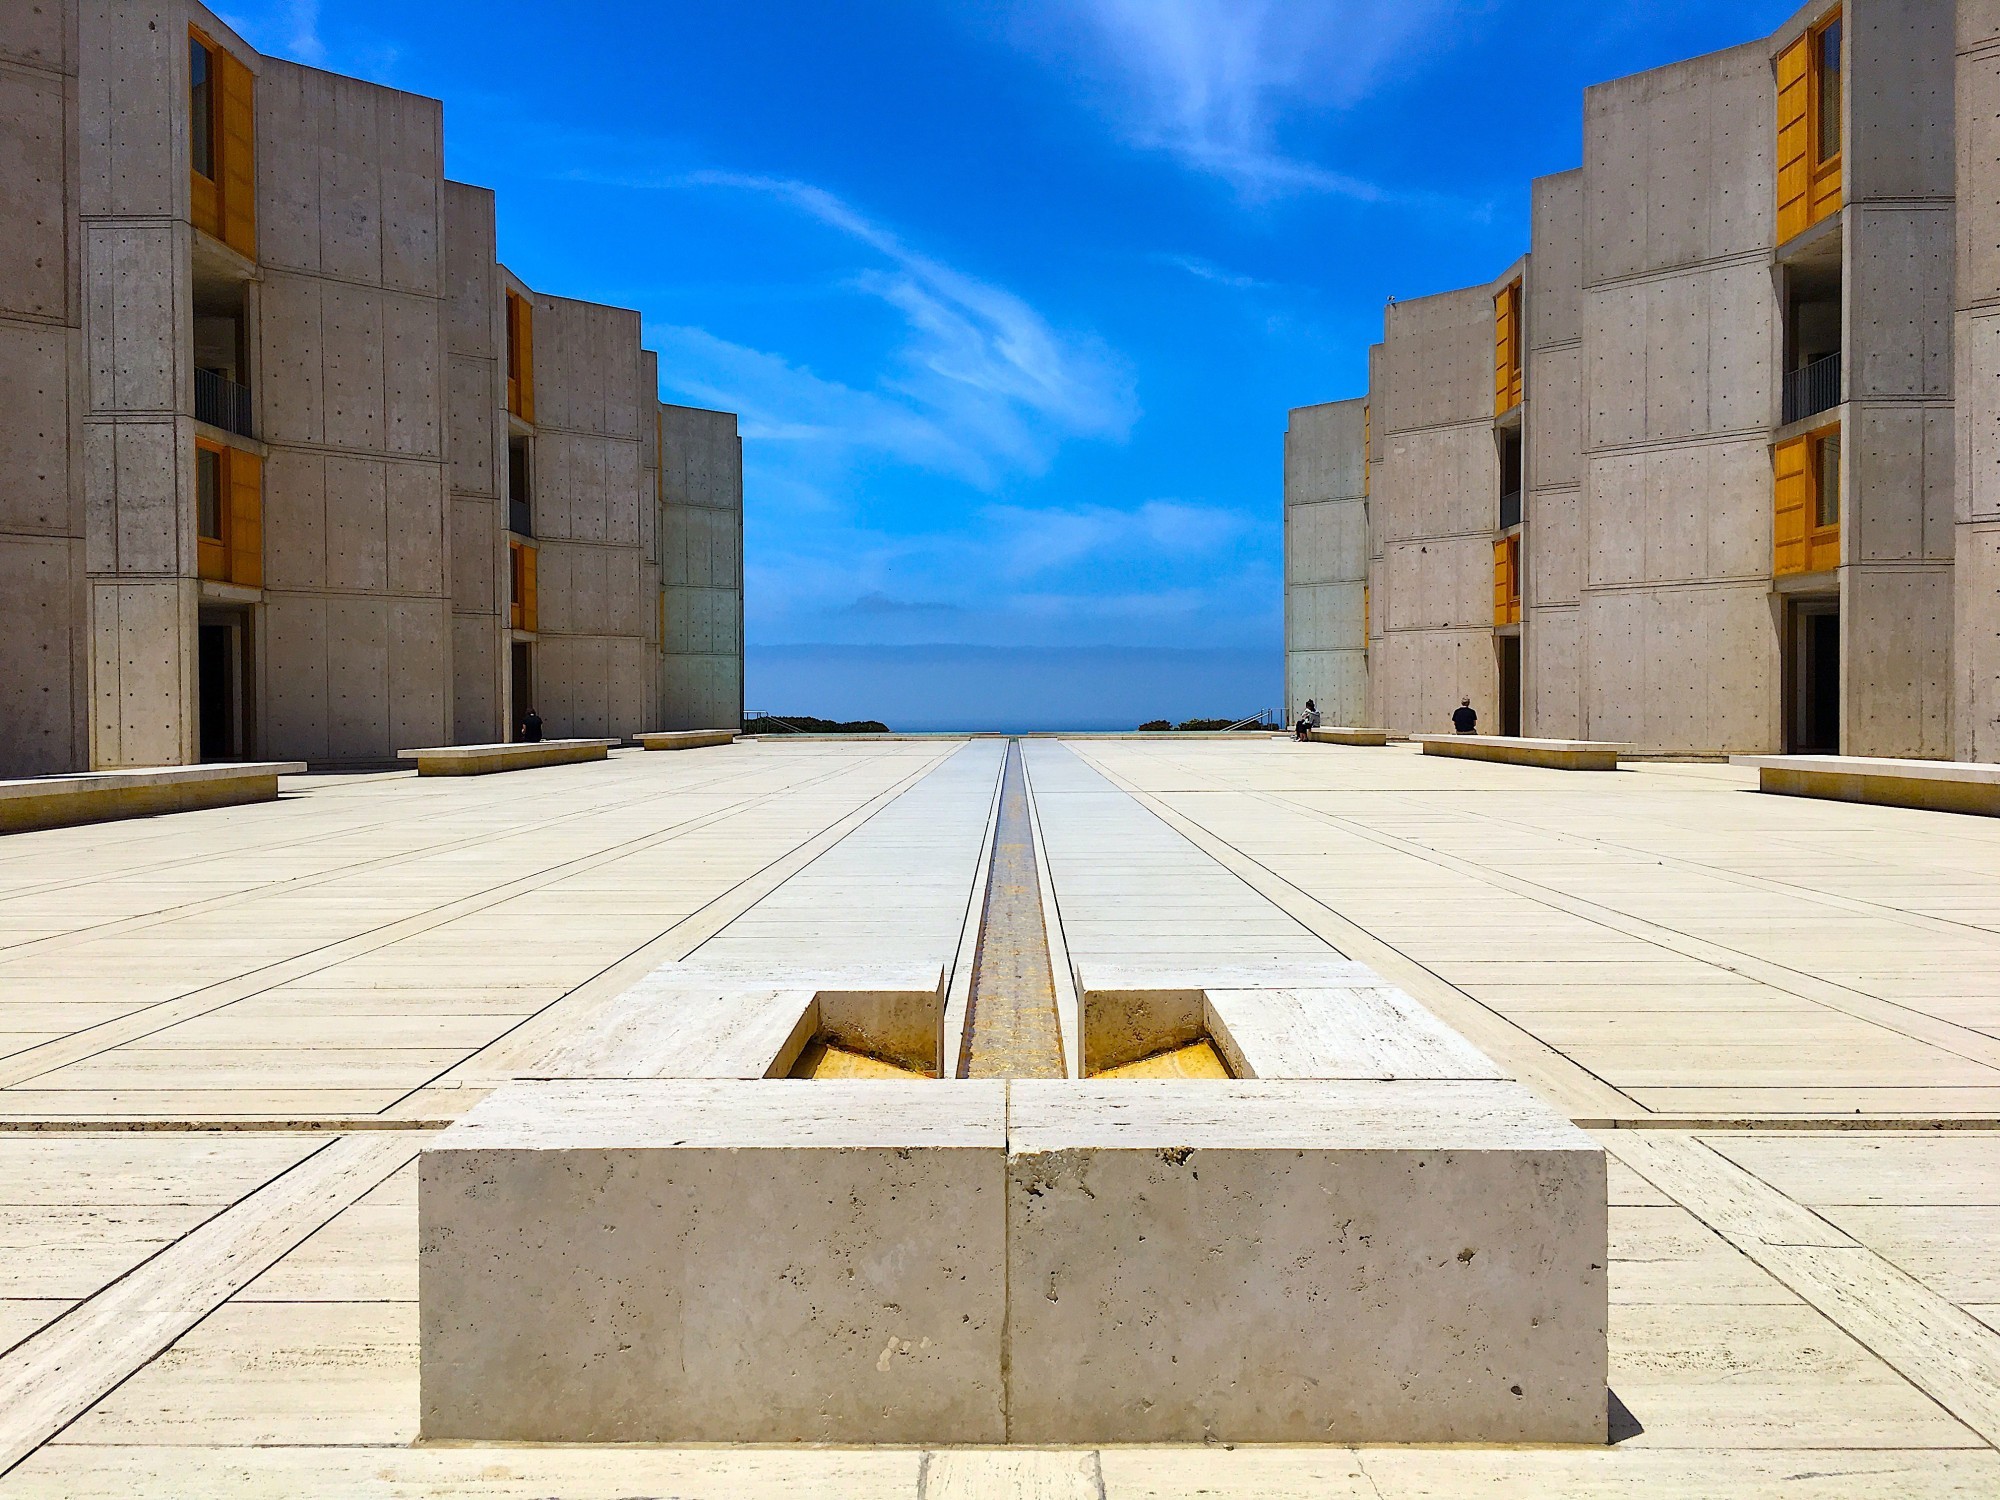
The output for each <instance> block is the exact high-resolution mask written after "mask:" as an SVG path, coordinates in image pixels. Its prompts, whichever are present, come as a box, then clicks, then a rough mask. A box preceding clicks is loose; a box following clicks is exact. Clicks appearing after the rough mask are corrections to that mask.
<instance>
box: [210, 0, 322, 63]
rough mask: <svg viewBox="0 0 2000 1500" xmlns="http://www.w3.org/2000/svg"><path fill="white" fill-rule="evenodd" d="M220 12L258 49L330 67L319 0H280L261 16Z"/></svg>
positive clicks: (235, 29) (236, 30)
mask: <svg viewBox="0 0 2000 1500" xmlns="http://www.w3.org/2000/svg"><path fill="white" fill-rule="evenodd" d="M217 14H218V15H220V16H221V17H222V19H223V20H225V21H227V22H228V23H229V26H230V29H231V30H233V31H235V32H237V33H238V34H239V35H241V36H242V37H244V38H245V39H246V40H248V41H250V42H251V43H253V44H254V45H255V46H256V47H257V48H258V50H260V51H263V52H273V53H277V54H278V55H280V56H282V57H288V58H290V59H291V60H292V61H293V62H302V63H304V64H306V65H307V66H308V67H314V68H323V67H325V66H326V61H327V51H326V42H325V40H324V39H323V38H322V37H321V36H320V30H319V0H279V3H276V4H272V5H267V6H266V7H264V9H263V11H262V13H261V14H259V15H257V16H254V17H253V16H243V17H238V16H236V15H233V14H231V13H230V12H228V11H218V12H217Z"/></svg>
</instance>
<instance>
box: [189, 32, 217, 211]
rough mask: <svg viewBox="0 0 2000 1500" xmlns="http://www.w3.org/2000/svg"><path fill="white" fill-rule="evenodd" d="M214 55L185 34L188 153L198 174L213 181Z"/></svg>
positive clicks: (191, 164)
mask: <svg viewBox="0 0 2000 1500" xmlns="http://www.w3.org/2000/svg"><path fill="white" fill-rule="evenodd" d="M214 73H215V56H214V54H213V53H211V52H210V51H209V50H208V48H207V47H205V46H203V45H202V44H201V43H200V42H199V41H198V40H196V39H195V38H194V37H192V36H190V37H189V38H188V155H189V162H188V164H189V166H191V167H192V168H193V169H194V174H195V176H197V177H205V178H207V179H208V180H209V181H210V182H213V181H215V84H214Z"/></svg>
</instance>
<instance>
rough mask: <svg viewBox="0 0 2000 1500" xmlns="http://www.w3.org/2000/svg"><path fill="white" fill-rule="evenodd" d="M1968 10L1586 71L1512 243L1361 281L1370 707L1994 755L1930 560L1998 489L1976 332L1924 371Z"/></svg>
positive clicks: (1988, 723) (1953, 551)
mask: <svg viewBox="0 0 2000 1500" xmlns="http://www.w3.org/2000/svg"><path fill="white" fill-rule="evenodd" d="M1989 9H1990V8H1989V7H1985V6H1981V5H1977V4H1972V3H1967V4H1964V5H1962V6H1958V7H1954V6H1953V5H1952V4H1950V3H1948V0H1844V3H1824V0H1822V3H1818V4H1815V5H1812V6H1809V7H1807V8H1806V9H1804V10H1802V11H1800V12H1799V13H1798V14H1797V15H1795V16H1794V17H1793V18H1792V19H1791V20H1790V21H1789V22H1788V23H1787V24H1786V25H1785V26H1784V27H1782V28H1781V29H1780V30H1779V31H1778V32H1776V33H1775V34H1774V35H1772V36H1770V37H1768V38H1765V39H1762V40H1759V41H1756V42H1752V43H1749V44H1746V45H1744V46H1740V47H1735V48H1731V49H1729V50H1726V51H1723V52H1718V53H1714V54H1711V55H1709V56H1705V57H1699V58H1694V59H1691V60H1689V61H1687V62H1684V63H1678V64H1675V65H1672V66H1670V67H1665V68H1659V69H1655V70H1653V71H1650V72H1647V73H1642V74H1637V75H1635V76H1633V77H1630V78H1625V79H1620V80H1617V81H1615V82H1612V83H1607V84H1603V85H1599V86H1597V87H1594V88H1592V89H1589V90H1587V91H1586V94H1585V98H1584V160H1583V164H1582V166H1581V167H1580V168H1579V169H1577V170H1575V171H1572V172H1565V173H1561V174H1557V175H1555V176H1552V177H1547V178H1543V179H1539V180H1538V181H1536V182H1535V184H1534V190H1533V209H1532V226H1531V239H1530V246H1529V254H1528V255H1527V256H1526V257H1525V258H1524V260H1523V261H1522V262H1520V263H1519V264H1517V265H1516V266H1514V267H1511V268H1509V269H1508V270H1507V271H1506V272H1504V273H1502V275H1501V276H1500V277H1498V278H1497V279H1496V280H1495V281H1494V282H1493V283H1491V284H1489V285H1485V286H1480V287H1473V288H1467V289H1465V290H1463V291H1458V292H1450V293H1445V294H1442V295H1440V296H1435V297H1426V298H1420V299H1417V300H1415V301H1410V302H1399V303H1394V304H1391V306H1390V307H1389V309H1388V312H1387V315H1386V317H1385V323H1384V337H1383V343H1382V345H1381V346H1380V347H1379V349H1378V350H1377V351H1376V353H1375V357H1374V358H1373V359H1372V360H1371V378H1370V388H1369V392H1368V394H1367V396H1366V397H1365V398H1362V399H1364V400H1365V402H1366V404H1367V408H1368V418H1367V422H1366V424H1365V425H1366V426H1367V428H1368V431H1369V433H1370V434H1371V438H1370V442H1371V445H1372V446H1371V452H1370V455H1369V459H1370V471H1371V484H1370V526H1371V533H1372V534H1371V543H1370V545H1371V550H1372V552H1373V554H1374V555H1373V558H1372V561H1371V567H1370V572H1369V585H1370V587H1369V594H1370V598H1371V601H1372V606H1371V616H1370V622H1369V625H1368V633H1367V637H1366V644H1367V652H1368V668H1367V672H1368V679H1369V682H1370V694H1369V710H1370V714H1371V716H1372V717H1373V718H1374V719H1375V720H1376V721H1377V722H1380V723H1382V724H1383V725H1385V726H1386V727H1388V728H1391V729H1394V730H1397V731H1400V732H1418V731H1431V730H1437V729H1440V728H1447V727H1449V724H1448V718H1449V714H1450V711H1451V709H1452V708H1454V707H1455V706H1456V705H1457V703H1458V701H1459V699H1460V698H1461V697H1469V698H1471V699H1472V700H1473V703H1474V706H1475V707H1477V708H1478V709H1479V711H1480V722H1481V727H1482V728H1483V729H1487V730H1489V731H1493V732H1507V733H1526V734H1531V735H1544V736H1551V737H1565V738H1567V737H1584V738H1592V739H1604V740H1619V741H1626V742H1630V743H1632V744H1634V745H1636V746H1640V747H1643V748H1646V749H1652V750H1659V751H1695V752H1710V753H1713V752H1719V751H1772V750H1781V749H1782V750H1832V749H1841V750H1844V751H1846V752H1847V753H1850V754H1863V755H1909V756H1928V757H1938V756H1950V755H1953V754H1971V753H1981V754H1984V755H1987V756H1991V755H1992V754H1993V747H1992V737H1993V732H1994V731H1993V724H1992V718H1993V712H1994V710H1993V703H1992V696H1993V689H1992V682H1993V678H1994V675H1995V663H1994V655H1995V652H1994V640H1993V627H1992V625H1991V623H1990V621H1991V610H1992V605H1993V602H1994V597H1993V596H1994V587H1993V584H1992V583H1991V582H1989V583H1988V584H1987V585H1986V586H1985V590H1984V595H1983V598H1982V597H1981V596H1980V595H1978V594H1977V593H1974V594H1972V595H1959V594H1958V591H1957V589H1955V579H1956V578H1958V577H1959V576H1961V575H1964V574H1967V573H1969V572H1970V571H1971V569H1972V568H1973V567H1976V565H1977V559H1978V557H1979V555H1980V545H1981V540H1980V539H1983V540H1984V542H1985V544H1986V545H1987V546H1988V547H1989V549H1990V548H1991V546H1992V545H1993V543H1992V532H1991V530H1990V529H1989V530H1987V531H1981V529H1980V526H1981V522H1982V520H1991V519H1994V518H1995V517H1996V515H2000V512H1996V511H1995V510H1994V509H1993V508H1992V507H1991V506H1986V505H1984V502H1981V501H1979V500H1978V499H1977V498H1976V496H1975V495H1973V494H1971V493H1969V492H1968V486H1969V484H1970V480H1969V479H1968V475H1969V473H1970V472H1971V471H1972V470H1973V469H1975V468H1976V467H1977V462H1976V460H1975V459H1973V458H1972V457H1970V456H1969V454H1968V453H1967V451H1965V449H1966V439H1965V434H1964V433H1963V432H1962V431H1961V432H1960V433H1959V436H1958V437H1957V438H1955V436H1954V433H1955V398H1954V385H1955V383H1956V385H1957V386H1958V388H1959V389H1961V390H1968V389H1971V386H1969V385H1968V384H1967V383H1968V382H1971V384H1972V385H1976V386H1977V387H1978V390H1979V393H1980V395H1981V396H1982V397H1983V396H1984V394H1985V392H1986V390H1987V389H1988V388H1989V387H1990V386H1991V384H1992V381H1993V379H1994V377H1995V373H2000V366H1995V365H1994V364H1993V361H1992V360H1991V359H1989V360H1988V361H1987V363H1986V367H1985V368H1984V370H1983V372H1982V370H1981V369H1976V368H1975V369H1968V368H1967V367H1966V365H1965V363H1964V352H1963V350H1962V351H1961V354H1960V363H1959V371H1958V378H1957V381H1956V382H1955V381H1954V373H1953V352H1952V348H1953V309H1954V307H1957V308H1958V313H1957V316H1958V318H1959V320H1960V325H1961V330H1963V329H1964V328H1965V327H1966V326H1967V324H1968V321H1971V322H1976V321H1977V320H1978V319H1979V318H1980V317H1981V315H1982V310H1987V309H1989V302H1988V298H1989V297H1990V296H1992V295H1993V294H1994V293H1996V292H2000V287H1996V288H1994V289H1993V291H1992V292H1987V291H1981V290H1980V289H1979V288H1978V287H1977V286H1974V285H1970V284H1969V283H1968V282H1967V281H1966V279H1965V277H1964V276H1963V275H1962V274H1960V273H1956V272H1955V269H1954V261H1955V259H1960V258H1962V256H1959V257H1955V255H1954V236H1955V234H1957V229H1956V227H1955V219H1956V214H1957V207H1958V204H1959V203H1960V202H1961V201H1969V199H1968V195H1971V196H1973V197H1977V196H1978V195H1979V194H1981V193H1983V194H1984V195H1985V198H1986V199H1990V198H1991V197H1992V194H1993V187H1994V179H1995V177H1996V176H2000V165H1996V164H1995V163H1994V162H1993V161H1992V160H1991V158H1992V155H1993V153H1992V152H1990V151H1987V152H1985V153H1983V154H1982V153H1981V152H1980V151H1978V150H1977V149H1974V150H1972V151H1969V152H1968V151H1967V150H1965V149H1963V143H1960V146H1961V148H1960V149H1958V150H1957V151H1956V152H1955V151H1954V140H1955V128H1954V125H1955V115H1957V114H1960V113H1964V114H1966V115H1967V116H1968V118H1969V117H1970V116H1971V115H1972V114H1976V112H1977V110H1978V108H1979V107H1980V106H1981V105H1982V104H1983V103H1984V100H1985V98H1986V97H1987V95H1980V94H1978V90H1979V89H1981V88H1985V89H1986V90H1988V94H1989V95H1996V96H2000V88H1995V85H1994V76H1995V73H1996V66H2000V65H1996V60H1995V59H1996V52H2000V49H1996V46H1995V41H1994V39H1992V38H1989V37H1988V36H1986V35H1985V32H1986V31H1991V30H1993V29H1994V25H1995V23H1991V22H1988V21H1986V20H1985V19H1984V18H1985V17H1986V16H1987V14H1988V12H1989ZM1961 14H1962V17H1963V19H1962V20H1961ZM1956 27H1963V28H1965V29H1966V31H1967V34H1966V35H1965V36H1964V37H1962V38H1959V39H1957V40H1956V41H1955V28H1956ZM1982 69H1983V70H1984V71H1983V72H1982V71H1981V70H1982ZM1955 79H1956V84H1957V90H1958V94H1959V98H1960V101H1961V103H1960V105H1959V107H1958V108H1957V109H1955V108H1954V104H1953V98H1954V81H1955ZM1968 93H1970V94H1972V95H1974V96H1975V98H1974V99H1973V101H1972V102H1971V103H1967V102H1966V101H1967V95H1968ZM1989 112H1990V111H1989ZM1988 128H1989V129H1990V127H1988ZM1980 201H1984V199H1981V200H1980ZM1959 239H1960V242H1961V243H1963V241H1964V237H1963V235H1959ZM1989 254H1990V252H1989ZM1989 279H1991V278H1989ZM1988 315H1991V314H1990V311H1989V312H1988ZM1960 342H1961V345H1963V344H1964V343H1965V337H1964V334H1963V332H1961V339H1960ZM1482 370H1484V371H1486V372H1487V373H1488V375H1489V376H1490V379H1489V381H1488V383H1487V384H1486V386H1485V388H1484V390H1483V391H1482V390H1478V389H1475V384H1476V377H1477V376H1478V375H1479V373H1480V372H1481V371H1482ZM1295 430H1296V424H1295ZM1328 440H1329V441H1335V439H1332V438H1329V439H1328ZM1955 445H1956V446H1955ZM1955 453H1956V455H1957V456H1956V458H1955V457H1954V454H1955ZM1291 461H1292V459H1291V456H1290V454H1289V451H1288V463H1289V462H1291ZM1313 462H1315V463H1318V464H1322V465H1324V464H1329V463H1334V462H1337V459H1336V458H1334V457H1331V456H1318V457H1315V458H1314V460H1313ZM1955 468H1956V471H1957V472H1956V476H1955V474H1954V469H1955ZM1988 488H1994V487H1993V486H1988ZM1996 493H2000V490H1996ZM1955 494H1956V495H1957V502H1956V504H1957V514H1956V518H1954V495H1955ZM1982 507H1983V508H1982ZM1955 519H1956V524H1954V520H1955ZM1968 558H1970V559H1972V561H1971V562H1968V561H1967V559H1968ZM1482 579H1483V584H1482V582H1481V580H1482ZM1955 596H1957V603H1956V615H1955V614H1954V610H1955V604H1954V600H1955ZM1982 620H1983V621H1986V622H1987V623H1986V624H1984V625H1982V623H1981V622H1982ZM1982 630H1983V631H1984V633H1983V634H1982ZM1287 649H1288V652H1290V651H1292V650H1294V649H1296V648H1295V647H1294V646H1293V645H1292V643H1291V642H1289V641H1288V644H1287ZM1982 651H1983V652H1984V656H1983V658H1982V656H1981V652H1982ZM1980 660H1983V661H1984V663H1985V664H1984V665H1983V666H1975V665H1974V663H1975V662H1976V661H1980ZM1982 694H1983V695H1984V697H1983V701H1984V704H1985V706H1984V707H1983V708H1982V707H1981V706H1980V701H1981V696H1982ZM1982 715H1983V716H1984V717H1982Z"/></svg>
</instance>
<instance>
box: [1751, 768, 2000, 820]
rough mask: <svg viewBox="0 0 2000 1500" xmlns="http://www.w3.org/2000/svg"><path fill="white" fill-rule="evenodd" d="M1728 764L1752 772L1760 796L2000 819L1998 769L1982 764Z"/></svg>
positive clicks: (1999, 773)
mask: <svg viewBox="0 0 2000 1500" xmlns="http://www.w3.org/2000/svg"><path fill="white" fill-rule="evenodd" d="M1729 763H1730V764H1731V765H1732V766H1754V767H1756V770H1757V790H1758V791H1760V792H1776V793H1778V794H1779V795H1781V796H1786V797H1824V798H1827V799H1828V800H1830V801H1835V802H1873V803H1877V804H1879V805H1881V806H1883V807H1916V808H1922V809H1924V810H1926V811H1929V812H1955V813H1980V814H1983V815H1985V816H1986V817H1989V818H1990V817H2000V765H1993V764H1990V763H1988V762H1983V761H1968V760H1897V759H1892V758H1890V757H1887V756H1863V755H1732V756H1730V757H1729Z"/></svg>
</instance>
